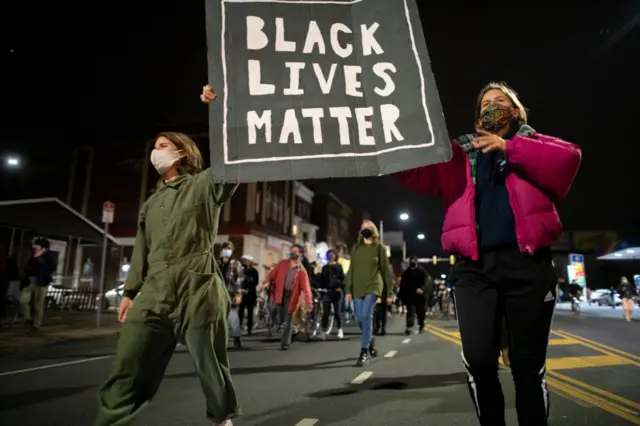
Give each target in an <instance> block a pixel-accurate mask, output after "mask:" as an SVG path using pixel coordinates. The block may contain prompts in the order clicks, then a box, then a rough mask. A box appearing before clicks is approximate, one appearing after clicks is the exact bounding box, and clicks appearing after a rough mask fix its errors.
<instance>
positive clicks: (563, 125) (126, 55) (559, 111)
mask: <svg viewBox="0 0 640 426" xmlns="http://www.w3.org/2000/svg"><path fill="white" fill-rule="evenodd" d="M5 3H7V2H5ZM8 3H9V4H3V5H2V6H1V9H0V20H1V27H2V28H1V29H0V31H2V34H3V35H2V39H1V40H0V43H2V45H1V46H2V51H1V54H0V57H1V59H0V60H1V61H2V63H1V64H0V75H1V76H2V77H1V78H0V85H1V86H0V87H1V89H0V90H1V92H0V93H1V95H0V102H2V110H3V113H2V120H1V122H2V125H1V126H0V146H2V145H4V146H9V145H13V144H16V143H19V144H27V143H29V144H34V145H33V148H30V149H37V146H38V144H49V145H51V144H60V146H62V145H65V144H74V143H83V144H86V143H87V140H91V141H93V143H96V144H98V143H100V144H103V143H109V141H111V140H126V139H135V138H144V137H148V136H150V135H152V134H153V133H155V132H157V131H159V130H164V129H175V130H178V131H180V130H185V129H186V128H188V127H190V126H193V125H202V124H203V123H206V120H207V113H206V107H203V106H202V105H201V104H200V102H199V99H198V95H199V94H200V90H201V87H202V86H203V85H204V84H205V83H206V79H207V69H206V46H205V24H204V2H203V1H196V2H186V1H185V2H158V3H153V4H152V3H144V6H145V7H142V4H141V7H140V8H134V5H136V6H137V3H131V4H130V5H128V6H127V7H124V5H125V3H118V4H114V3H95V2H85V3H82V5H80V3H78V6H75V8H73V7H71V6H69V5H68V4H67V3H64V2H38V5H37V6H36V5H34V4H31V3H29V2H8ZM170 3H172V4H170ZM418 3H419V6H420V9H421V15H422V21H423V27H424V32H425V35H426V38H427V46H428V48H429V53H430V56H431V62H432V67H433V71H434V74H435V78H436V82H437V85H438V90H439V93H440V97H441V99H442V103H443V108H444V112H445V116H446V120H447V126H448V129H449V132H450V135H451V136H452V137H455V136H457V135H459V134H462V133H468V132H470V131H472V130H473V128H472V125H473V120H472V117H473V109H474V102H475V98H476V96H477V93H478V91H479V90H480V88H481V87H482V86H483V85H484V84H485V83H487V82H488V81H490V80H505V81H507V82H508V83H509V84H510V85H511V86H513V87H514V88H515V89H516V90H517V91H518V92H519V93H520V95H521V99H522V101H523V103H524V104H525V106H526V107H527V108H528V109H529V110H530V124H531V125H532V126H533V127H534V128H535V129H536V130H538V131H539V132H541V133H546V134H550V135H554V136H557V137H561V138H563V139H565V140H568V141H572V142H575V143H577V144H579V145H581V146H582V149H583V165H582V168H581V170H580V173H579V175H578V178H577V180H576V182H575V184H574V187H573V188H572V190H571V192H570V195H569V197H568V198H567V200H566V201H564V202H563V203H562V204H561V205H560V206H559V209H560V213H561V217H562V218H563V221H564V222H565V226H566V227H567V228H568V229H615V230H618V231H619V232H621V234H622V235H631V234H636V235H638V234H640V223H639V222H640V220H639V219H638V218H639V217H640V214H639V212H640V191H638V189H637V186H638V181H639V179H638V176H639V175H638V171H639V168H638V158H640V148H639V145H640V136H639V135H640V128H639V126H638V118H637V117H638V112H639V110H638V107H637V99H638V98H639V97H640V82H639V80H640V71H639V69H640V66H639V65H640V49H639V48H638V46H640V29H639V28H640V4H639V3H638V2H637V1H615V0H609V1H604V0H592V1H588V2H556V4H559V3H563V5H562V6H558V8H557V9H549V8H548V7H545V8H544V9H542V8H538V6H536V4H537V3H536V2H508V3H507V2H472V3H470V2H453V1H427V0H422V1H419V2H418ZM572 5H573V6H572ZM16 8H21V10H18V9H16ZM632 46H635V47H632ZM66 172H67V171H66V170H64V171H62V170H61V173H66ZM308 184H309V185H310V186H312V187H313V188H314V189H316V190H323V191H332V192H334V193H335V194H336V195H337V196H338V197H340V198H342V199H343V200H344V201H346V202H347V203H351V204H354V205H358V206H361V207H363V208H365V209H367V210H369V211H370V212H371V213H372V214H373V216H374V218H375V219H376V220H379V219H383V220H384V221H385V228H386V229H387V230H391V229H399V228H403V229H404V230H405V231H407V233H408V235H409V238H408V241H409V252H410V253H409V254H413V253H417V254H419V255H429V254H432V253H433V252H434V251H435V250H438V251H439V247H440V244H439V237H440V227H441V222H442V212H441V203H440V202H439V200H436V199H430V198H425V197H421V196H416V195H413V194H410V193H409V192H407V191H405V190H403V189H402V188H400V187H399V185H397V184H396V183H395V182H393V180H392V179H391V178H389V177H382V178H371V179H348V180H343V181H340V182H336V181H333V180H326V181H310V182H308ZM401 211H406V212H408V213H409V214H410V215H411V221H410V223H407V224H404V225H402V226H400V225H399V223H398V220H397V215H398V214H399V213H400V212H401ZM418 232H424V233H426V234H427V239H426V240H425V241H422V242H418V241H417V240H416V239H415V235H416V233H418Z"/></svg>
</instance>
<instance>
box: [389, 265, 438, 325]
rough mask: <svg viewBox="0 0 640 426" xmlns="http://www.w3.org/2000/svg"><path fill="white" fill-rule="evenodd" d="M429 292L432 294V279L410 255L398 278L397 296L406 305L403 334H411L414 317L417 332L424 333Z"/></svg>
mask: <svg viewBox="0 0 640 426" xmlns="http://www.w3.org/2000/svg"><path fill="white" fill-rule="evenodd" d="M430 294H433V280H432V279H431V277H430V276H429V274H428V273H427V271H426V270H425V269H424V268H423V267H422V266H420V265H419V264H418V258H417V257H416V256H412V257H411V258H410V259H409V267H408V268H407V269H406V270H405V271H404V272H403V273H402V277H401V278H400V291H399V293H398V297H400V298H401V299H402V303H403V304H404V305H405V306H406V307H407V316H406V329H405V334H406V335H407V336H408V335H410V334H411V330H412V329H413V326H414V321H415V317H417V318H418V329H417V330H416V332H417V333H424V320H425V316H426V312H427V302H428V297H429V295H430Z"/></svg>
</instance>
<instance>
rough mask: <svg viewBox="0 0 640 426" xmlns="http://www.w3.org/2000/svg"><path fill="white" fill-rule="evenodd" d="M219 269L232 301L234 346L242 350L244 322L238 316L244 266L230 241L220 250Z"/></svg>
mask: <svg viewBox="0 0 640 426" xmlns="http://www.w3.org/2000/svg"><path fill="white" fill-rule="evenodd" d="M218 267H219V268H220V272H222V276H223V277H224V282H225V285H226V286H227V291H228V292H229V298H230V299H231V310H230V311H229V335H230V336H231V338H232V339H233V345H234V346H235V347H236V349H241V348H242V341H241V340H240V336H242V321H240V316H239V315H238V310H239V309H240V301H241V299H242V293H241V282H242V273H243V271H242V265H241V264H240V262H238V261H237V260H235V259H234V258H233V244H232V243H231V242H229V241H227V242H224V243H223V244H222V247H221V248H220V257H219V258H218Z"/></svg>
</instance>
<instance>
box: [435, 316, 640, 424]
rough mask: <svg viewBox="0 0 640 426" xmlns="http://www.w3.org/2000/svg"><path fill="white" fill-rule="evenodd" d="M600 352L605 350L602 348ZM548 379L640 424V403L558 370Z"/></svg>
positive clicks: (443, 333) (444, 334) (565, 392)
mask: <svg viewBox="0 0 640 426" xmlns="http://www.w3.org/2000/svg"><path fill="white" fill-rule="evenodd" d="M425 329H426V330H427V331H429V332H430V333H431V334H433V335H435V336H438V337H440V338H442V339H443V340H447V341H449V342H452V343H455V344H456V345H458V346H462V342H461V340H460V339H459V338H456V337H454V336H455V335H453V333H451V332H448V331H447V330H444V329H442V328H440V327H436V326H433V325H428V326H427V327H425ZM581 344H582V343H581ZM584 346H586V345H584ZM600 352H603V351H602V350H600ZM608 355H613V354H608ZM626 361H629V360H626ZM547 362H548V361H547ZM629 362H631V361H629ZM546 381H547V384H548V385H549V388H551V389H552V390H553V391H554V392H556V393H558V394H560V395H562V396H565V397H567V396H568V397H570V398H569V399H572V400H577V401H582V402H583V403H587V404H589V405H592V406H594V407H598V408H600V409H601V410H604V411H606V412H608V413H611V414H613V415H615V416H617V417H619V418H621V419H624V420H627V421H629V422H631V423H633V424H635V425H640V404H637V403H635V402H633V401H630V400H628V399H626V398H623V397H621V396H618V395H615V394H613V393H611V392H608V391H605V390H604V389H599V388H597V387H595V386H591V385H589V384H587V383H584V382H581V381H579V380H576V379H573V378H571V377H568V376H565V375H563V374H560V373H558V372H556V371H548V374H547V378H546ZM598 395H600V396H598ZM613 401H616V402H618V403H620V404H623V405H619V404H617V403H615V402H613ZM636 409H637V410H636Z"/></svg>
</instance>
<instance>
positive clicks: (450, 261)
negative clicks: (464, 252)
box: [449, 255, 456, 265]
mask: <svg viewBox="0 0 640 426" xmlns="http://www.w3.org/2000/svg"><path fill="white" fill-rule="evenodd" d="M449 263H451V264H452V265H455V264H456V257H455V256H454V255H451V256H449Z"/></svg>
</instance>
